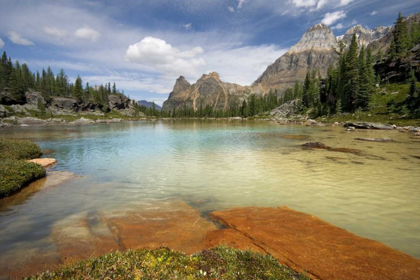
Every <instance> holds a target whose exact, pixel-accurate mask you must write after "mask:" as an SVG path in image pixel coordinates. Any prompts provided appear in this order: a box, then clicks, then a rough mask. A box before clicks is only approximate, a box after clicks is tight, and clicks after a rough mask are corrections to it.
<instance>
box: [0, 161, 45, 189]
mask: <svg viewBox="0 0 420 280" xmlns="http://www.w3.org/2000/svg"><path fill="white" fill-rule="evenodd" d="M43 177H45V169H44V168H43V167H42V166H40V165H38V164H35V163H32V162H26V161H25V160H10V159H2V160H1V161H0V197H3V196H8V195H10V194H12V193H13V192H16V191H17V190H19V189H20V188H22V187H23V186H25V185H27V184H29V183H30V182H32V181H34V180H37V179H40V178H43Z"/></svg>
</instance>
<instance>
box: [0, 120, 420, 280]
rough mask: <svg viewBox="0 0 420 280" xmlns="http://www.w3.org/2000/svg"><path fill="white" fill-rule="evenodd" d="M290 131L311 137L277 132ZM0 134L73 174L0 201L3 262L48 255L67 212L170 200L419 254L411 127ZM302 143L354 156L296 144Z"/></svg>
mask: <svg viewBox="0 0 420 280" xmlns="http://www.w3.org/2000/svg"><path fill="white" fill-rule="evenodd" d="M290 134H292V135H308V136H309V138H308V139H304V140H299V139H284V138H282V137H281V136H283V135H290ZM0 137H7V138H20V139H22V138H23V139H31V140H34V141H36V142H37V143H38V144H39V145H40V146H41V147H42V148H43V149H54V153H53V154H51V155H48V156H47V157H54V158H56V159H57V161H58V164H57V165H56V166H54V167H53V169H52V170H66V171H70V172H73V173H76V174H77V175H81V177H80V178H77V179H75V180H71V181H69V182H67V183H65V184H62V185H60V186H58V187H55V188H51V189H48V190H45V191H43V192H35V193H33V194H32V195H30V196H28V198H25V199H24V200H23V201H20V202H19V203H13V204H10V205H9V206H7V205H6V206H4V205H3V207H0V252H1V256H0V261H1V259H2V258H3V259H5V258H7V259H9V260H10V258H11V257H13V258H16V259H24V257H25V255H26V254H27V252H28V251H31V250H37V249H39V250H41V251H48V250H55V247H54V245H53V244H52V242H51V240H50V239H49V236H50V234H51V228H52V227H53V225H54V224H57V223H59V222H60V221H62V220H64V219H66V218H67V217H69V216H72V215H80V214H86V213H96V212H98V211H108V210H131V209H135V208H136V207H138V205H141V204H145V203H149V204H150V205H152V204H153V202H154V201H166V200H171V199H177V200H181V201H185V202H187V203H188V204H190V205H191V206H193V207H195V208H197V209H199V210H200V211H202V212H203V214H205V213H208V212H209V211H212V210H216V209H217V210H218V209H225V208H229V207H235V206H250V205H255V206H281V205H285V206H288V207H290V208H293V209H295V210H299V211H303V212H306V213H310V214H313V215H316V216H318V217H320V218H322V219H324V220H326V221H328V222H330V223H332V224H334V225H337V226H339V227H343V228H345V229H347V230H349V231H351V232H353V233H355V234H357V235H360V236H363V237H367V238H370V239H374V240H378V241H380V242H383V243H385V244H387V245H389V246H391V247H393V248H395V249H398V250H401V251H404V252H406V253H408V254H410V255H412V256H415V257H417V258H420V215H419V213H420V202H419V201H420V183H419V182H420V159H418V158H416V157H413V156H420V139H415V138H413V136H412V134H409V133H400V132H397V131H357V132H346V131H345V130H344V128H342V127H336V128H329V127H304V126H280V125H278V124H276V123H269V122H253V121H248V122H242V121H230V122H229V121H156V122H149V121H145V122H126V123H119V124H109V125H105V124H102V125H91V126H57V127H25V128H13V129H7V130H2V131H0ZM356 137H371V138H374V137H390V138H393V139H394V140H395V141H396V142H394V143H376V142H363V141H357V140H354V138H356ZM308 141H318V142H322V143H325V144H326V145H328V146H331V147H334V148H353V149H360V150H362V151H363V154H359V155H357V154H352V153H341V152H332V151H327V150H305V149H302V148H301V147H300V145H301V144H303V143H305V142H308ZM0 270H1V267H0ZM0 274H1V273H0Z"/></svg>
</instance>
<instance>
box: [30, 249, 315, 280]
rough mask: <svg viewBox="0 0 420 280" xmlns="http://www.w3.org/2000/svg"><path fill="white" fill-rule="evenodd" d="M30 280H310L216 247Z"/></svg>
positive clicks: (88, 265) (89, 264) (84, 266)
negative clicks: (188, 253)
mask: <svg viewBox="0 0 420 280" xmlns="http://www.w3.org/2000/svg"><path fill="white" fill-rule="evenodd" d="M26 279H43V280H44V279H232V280H233V279H244V280H246V279H267V280H268V279H273V280H274V279H309V278H307V277H306V276H304V275H303V274H298V273H296V272H294V271H293V270H291V269H290V268H288V267H285V266H282V265H280V264H279V263H278V261H277V260H276V259H274V258H273V257H272V256H269V255H261V254H258V253H252V252H250V251H241V250H235V249H232V248H228V247H216V248H213V249H210V250H204V251H201V252H199V253H197V254H194V255H191V256H189V255H185V254H183V253H179V252H176V251H172V250H169V249H167V248H159V249H155V250H146V249H142V250H136V251H133V250H130V251H127V252H125V253H121V252H115V253H110V254H106V255H103V256H101V257H98V258H90V259H88V260H85V261H80V262H78V263H76V264H74V265H67V266H63V267H62V268H61V269H59V270H57V271H55V272H49V271H47V272H43V273H40V274H38V275H36V276H31V277H28V278H26Z"/></svg>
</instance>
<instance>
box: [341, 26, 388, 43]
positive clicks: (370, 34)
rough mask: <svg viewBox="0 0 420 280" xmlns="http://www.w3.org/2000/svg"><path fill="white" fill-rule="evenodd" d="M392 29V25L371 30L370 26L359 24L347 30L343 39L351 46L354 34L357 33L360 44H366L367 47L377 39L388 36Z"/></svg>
mask: <svg viewBox="0 0 420 280" xmlns="http://www.w3.org/2000/svg"><path fill="white" fill-rule="evenodd" d="M391 30H392V27H391V26H386V27H385V26H379V27H376V28H375V29H373V30H370V29H368V28H364V27H363V26H362V25H360V24H359V25H355V26H353V27H351V28H350V29H349V30H347V32H346V33H345V34H344V36H342V38H341V40H342V42H343V43H344V44H345V45H346V46H349V45H350V43H351V39H352V37H353V34H356V36H357V43H358V45H359V46H361V45H364V46H365V47H367V46H368V45H369V44H371V43H372V42H374V41H377V40H379V39H381V38H382V37H384V36H386V35H387V34H388V33H389V32H390V31H391Z"/></svg>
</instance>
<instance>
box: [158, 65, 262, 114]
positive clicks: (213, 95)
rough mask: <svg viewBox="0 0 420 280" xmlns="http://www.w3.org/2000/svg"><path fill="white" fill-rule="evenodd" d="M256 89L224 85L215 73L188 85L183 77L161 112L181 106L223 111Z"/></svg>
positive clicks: (177, 82) (178, 81) (176, 84)
mask: <svg viewBox="0 0 420 280" xmlns="http://www.w3.org/2000/svg"><path fill="white" fill-rule="evenodd" d="M257 88H258V87H246V86H240V85H237V84H231V83H225V82H222V81H221V80H220V76H219V74H218V73H216V72H212V73H210V74H204V75H203V76H202V77H201V78H200V79H199V80H198V81H197V82H196V83H195V84H192V85H191V84H190V83H189V82H188V81H187V80H186V79H185V78H184V77H183V76H181V77H179V78H178V79H177V80H176V83H175V86H174V89H173V91H172V92H171V93H170V94H169V97H168V100H166V101H165V102H164V103H163V107H162V110H163V111H169V110H173V108H176V109H179V108H182V107H183V106H187V107H188V108H193V109H194V110H197V109H199V108H200V106H202V107H203V108H205V107H206V106H210V107H212V108H213V110H220V109H222V110H225V109H227V108H228V106H229V104H231V103H232V102H242V101H243V100H244V99H245V98H247V97H248V96H249V95H250V94H251V93H255V92H256V91H255V89H257Z"/></svg>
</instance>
